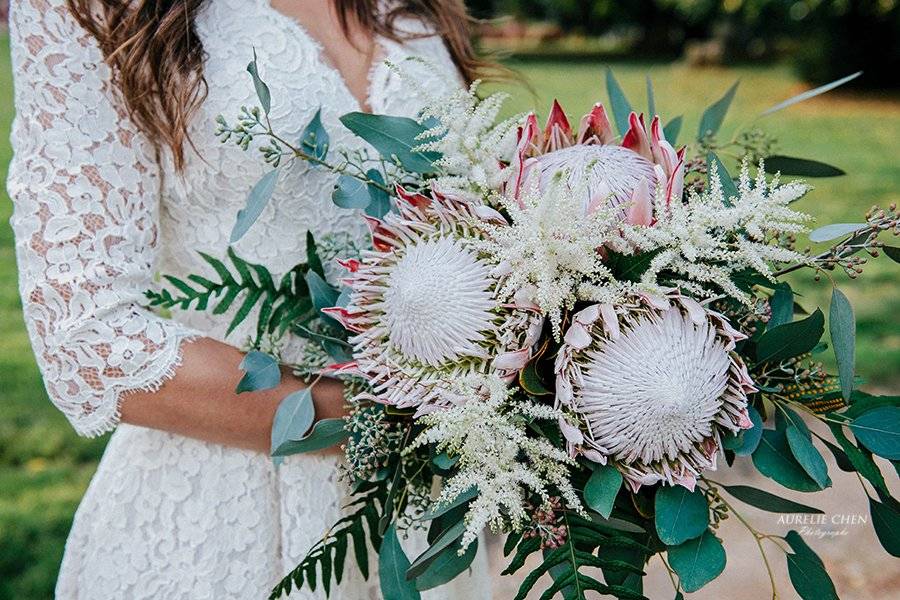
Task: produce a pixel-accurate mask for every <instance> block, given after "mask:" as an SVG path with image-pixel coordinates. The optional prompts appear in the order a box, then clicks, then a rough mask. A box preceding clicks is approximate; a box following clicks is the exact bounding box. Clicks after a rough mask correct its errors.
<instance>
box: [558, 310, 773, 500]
mask: <svg viewBox="0 0 900 600" xmlns="http://www.w3.org/2000/svg"><path fill="white" fill-rule="evenodd" d="M745 337H746V336H744V335H743V334H741V333H740V332H738V331H736V330H734V329H733V328H732V327H731V325H730V324H729V323H728V321H727V320H726V319H725V317H723V316H722V315H720V314H718V313H716V312H713V311H711V310H708V309H707V308H705V307H703V306H701V305H700V304H699V303H697V302H696V301H694V300H692V299H689V298H685V297H682V296H679V295H675V294H672V295H670V296H668V297H662V296H650V295H637V296H635V297H634V298H633V299H630V300H629V301H628V302H626V303H623V304H621V305H618V306H616V307H613V306H612V305H609V304H606V305H598V304H594V305H591V306H588V307H587V308H585V309H583V310H581V311H580V312H578V313H576V314H575V315H574V316H573V321H572V324H571V326H570V327H569V329H568V330H567V331H566V335H565V342H564V344H563V347H562V349H561V350H560V353H559V355H558V357H557V363H556V373H557V382H556V386H557V390H556V392H557V402H558V404H559V406H560V407H561V408H563V409H567V410H568V411H570V417H569V418H567V419H563V420H561V421H560V427H561V429H562V430H563V433H564V435H565V436H566V439H567V440H568V442H569V447H570V450H571V451H572V452H574V453H580V454H583V455H584V456H585V457H586V458H588V459H589V460H593V461H596V462H600V463H604V464H605V463H606V462H607V460H609V461H611V462H612V464H614V465H615V466H616V467H617V468H618V469H619V470H620V471H621V472H622V475H623V476H624V478H625V480H626V481H627V482H628V483H629V485H630V486H631V488H632V489H634V490H635V491H636V490H637V489H638V488H639V487H640V486H641V485H649V484H653V483H656V482H659V481H663V482H666V483H668V484H670V485H675V484H679V485H683V486H685V487H687V488H689V489H693V488H694V485H695V483H696V478H697V476H699V475H700V473H701V472H702V471H703V470H705V469H715V466H716V456H717V453H718V451H719V447H720V440H721V434H722V432H730V433H738V432H739V431H740V430H741V429H746V428H749V427H751V426H752V424H751V421H750V418H749V415H748V413H747V394H748V393H750V392H753V391H755V390H756V388H755V387H754V386H753V382H752V380H751V379H750V376H749V375H748V373H747V369H746V367H745V365H744V363H743V361H742V360H741V358H740V357H739V356H738V354H737V353H736V352H734V348H735V342H736V341H738V340H741V339H744V338H745ZM576 421H577V423H576Z"/></svg>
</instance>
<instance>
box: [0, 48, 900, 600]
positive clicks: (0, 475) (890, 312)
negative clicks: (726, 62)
mask: <svg viewBox="0 0 900 600" xmlns="http://www.w3.org/2000/svg"><path fill="white" fill-rule="evenodd" d="M613 67H614V69H615V72H616V75H617V76H618V78H619V80H620V81H621V83H622V84H623V87H624V88H625V90H626V93H627V94H628V95H629V96H630V97H631V99H632V102H633V103H634V104H635V105H638V104H640V105H643V104H644V100H643V97H644V96H643V94H644V75H645V74H647V73H649V74H650V75H651V76H652V77H653V79H654V82H655V85H656V96H657V106H658V107H659V110H660V111H661V112H662V113H663V115H666V116H669V117H674V116H676V115H679V114H684V115H685V124H684V128H683V130H682V131H683V134H682V139H687V136H688V134H689V133H691V132H693V131H695V130H696V127H697V122H698V119H699V114H700V113H701V112H702V110H703V108H704V107H705V106H706V105H707V104H708V103H709V102H711V101H713V100H715V99H716V98H718V97H719V95H721V93H722V92H723V91H724V90H725V89H726V88H727V87H728V85H730V83H731V82H732V81H733V80H734V79H735V78H737V77H740V78H741V89H740V90H739V94H738V97H737V99H736V100H735V102H734V105H733V106H732V111H731V114H730V118H729V119H728V121H726V125H725V128H724V132H725V134H726V135H727V134H729V133H730V131H732V130H733V129H734V127H735V126H736V125H738V124H740V123H747V122H749V121H751V120H752V118H753V115H756V114H758V113H759V112H760V111H761V110H763V109H765V108H767V107H768V106H770V105H772V104H774V103H776V102H778V101H780V100H782V99H784V98H786V97H788V96H791V95H793V94H794V93H797V92H798V91H800V90H801V89H802V86H801V85H800V84H799V83H798V82H797V81H796V80H795V79H794V78H793V77H792V76H791V75H790V71H789V70H788V69H786V68H780V67H777V68H771V67H765V68H752V67H746V68H740V69H732V70H715V69H709V70H700V71H696V70H689V69H687V68H686V67H683V66H677V65H676V66H669V65H663V64H634V63H627V64H616V65H613ZM520 68H521V71H522V73H523V74H524V75H525V76H526V77H527V78H528V79H529V80H530V81H531V82H532V84H533V86H534V90H535V97H534V98H532V97H530V96H528V95H525V94H523V93H520V95H519V97H518V98H517V100H516V101H514V102H511V105H510V110H511V111H512V110H524V109H527V108H529V107H531V106H533V105H535V103H536V105H537V106H538V107H541V113H542V114H546V107H548V106H549V102H550V101H551V99H552V98H553V97H558V98H559V99H560V101H561V102H563V105H564V106H565V107H566V109H567V110H568V111H570V116H572V117H578V116H580V115H581V114H582V113H583V112H585V111H586V110H587V109H588V108H589V107H590V106H591V104H592V103H593V102H594V101H596V100H597V99H603V98H604V93H603V91H602V89H603V83H602V82H603V70H602V65H600V64H593V65H591V64H566V63H549V62H548V63H540V62H530V63H528V64H523V65H520ZM11 88H12V85H11V76H10V67H9V55H8V51H7V39H6V36H5V34H0V178H2V179H3V180H5V175H6V163H7V162H8V159H9V156H10V148H9V143H8V135H7V132H8V131H9V123H10V120H11V118H12V112H13V110H12V91H11ZM763 123H764V124H765V126H766V128H767V129H768V131H770V132H771V133H773V134H775V135H777V136H778V137H779V139H780V142H781V146H780V151H781V153H783V154H788V155H799V156H804V157H809V158H816V159H819V160H823V161H825V162H829V163H831V164H835V165H837V166H840V167H842V168H844V169H845V170H847V171H848V173H850V174H849V175H848V176H846V177H842V178H837V179H830V180H819V181H817V182H815V184H816V188H817V189H816V190H815V191H814V192H813V193H812V194H811V195H810V196H809V197H808V198H807V199H805V200H803V204H802V207H803V208H805V209H807V210H809V211H810V212H813V213H815V214H816V215H817V216H818V217H819V219H820V221H821V222H822V223H828V222H835V221H858V220H860V218H861V215H862V213H863V212H864V211H865V210H866V209H867V208H868V207H869V206H871V205H872V204H873V203H881V204H887V203H889V202H897V201H898V200H900V163H898V160H897V150H898V143H897V140H898V139H900V102H897V101H896V100H893V101H892V100H890V99H883V98H882V99H879V98H875V97H871V96H855V95H852V94H834V95H832V96H829V97H826V98H823V99H817V100H814V101H812V102H809V103H806V104H802V105H800V106H798V107H794V108H793V109H790V110H789V111H785V112H783V113H778V114H776V115H773V116H772V117H768V118H767V119H766V120H764V121H762V122H761V124H763ZM10 213H11V204H10V202H9V200H8V199H7V198H6V195H5V190H4V191H3V192H0V397H2V400H0V402H2V404H0V406H2V409H0V414H2V418H0V600H2V599H6V598H29V599H32V598H34V599H36V598H48V597H51V595H52V589H53V582H54V580H55V576H56V570H57V567H58V563H59V559H60V557H61V555H62V548H63V543H64V541H65V535H66V532H67V530H68V527H69V524H70V522H71V518H72V514H73V512H74V510H75V507H76V505H77V502H78V500H79V498H80V496H81V494H82V493H83V491H84V488H85V486H86V485H87V482H88V480H89V478H90V475H91V474H92V472H93V470H94V468H95V464H96V461H97V459H98V458H99V456H100V453H101V452H102V449H103V446H104V443H105V440H104V438H101V439H99V440H84V439H80V438H78V437H77V436H75V434H74V433H73V432H72V431H71V429H70V428H69V427H68V425H67V423H66V422H65V420H64V419H63V417H62V416H61V415H60V414H59V413H57V412H56V410H55V409H54V408H53V407H52V405H51V404H50V403H49V401H48V400H47V399H46V396H45V394H44V391H43V388H42V386H41V383H40V379H39V375H38V372H37V369H36V367H35V365H34V361H33V358H32V356H31V350H30V347H29V345H28V340H27V337H26V334H25V329H24V325H23V323H22V319H21V314H20V305H19V298H18V294H17V291H16V274H15V265H14V256H13V240H12V232H11V231H10V228H9V226H8V224H7V221H8V219H9V216H10ZM879 263H880V264H875V265H873V266H872V267H871V268H870V269H869V270H868V272H867V273H866V274H865V276H864V277H863V279H862V280H861V281H860V282H858V283H857V284H856V285H854V286H852V287H850V286H845V285H842V288H843V289H844V290H845V291H847V293H848V295H849V296H850V298H851V300H852V301H853V303H854V306H855V308H856V312H857V315H858V320H859V342H858V352H859V355H858V363H859V369H858V370H859V373H860V374H861V375H862V376H863V377H865V378H866V380H867V381H868V383H869V386H870V387H872V388H875V389H881V390H887V389H891V390H893V391H895V392H896V391H897V390H898V389H900V322H898V317H897V296H896V291H897V289H896V282H897V276H898V273H900V271H898V270H897V269H898V266H897V265H894V264H892V263H889V262H888V261H887V260H886V259H882V260H881V261H879ZM837 280H838V282H839V284H842V283H844V278H843V277H842V276H838V278H837ZM795 287H796V289H797V290H798V291H800V292H801V293H802V294H804V297H803V300H802V301H803V303H804V304H806V305H808V306H814V305H816V304H818V305H820V306H823V307H827V298H828V296H829V294H830V287H829V286H828V285H827V284H825V283H821V284H818V285H816V284H813V282H812V281H811V279H810V278H809V277H808V276H807V275H805V274H804V275H802V276H800V277H797V278H796V279H795ZM826 312H827V311H826Z"/></svg>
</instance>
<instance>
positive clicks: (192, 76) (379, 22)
mask: <svg viewBox="0 0 900 600" xmlns="http://www.w3.org/2000/svg"><path fill="white" fill-rule="evenodd" d="M206 1H207V0H131V1H123V0H67V2H68V6H69V10H70V11H71V12H72V14H73V15H74V16H75V18H76V20H78V22H79V23H80V24H81V26H82V27H84V28H85V29H86V30H87V31H88V33H90V34H91V35H93V36H94V37H95V38H96V39H97V41H98V43H99V45H100V50H101V51H102V52H103V55H104V57H105V59H106V61H107V62H108V63H109V64H110V66H111V67H112V70H113V73H114V77H115V83H116V85H117V86H118V88H119V89H120V91H121V94H122V97H123V99H124V101H125V106H126V108H127V109H128V112H129V114H130V116H131V119H132V120H133V121H134V123H135V124H136V125H137V127H138V128H140V129H141V130H142V131H143V132H144V133H145V134H146V135H147V137H148V138H149V139H150V140H151V141H152V142H153V143H155V144H156V145H157V147H160V146H168V147H169V148H170V149H171V150H172V154H173V156H174V158H175V166H176V168H178V169H181V168H182V167H183V166H184V147H185V145H186V144H190V138H189V136H188V125H189V124H190V119H191V116H192V115H193V114H194V112H195V111H196V110H197V108H198V107H199V106H200V104H201V103H202V102H203V100H204V99H205V98H206V93H207V88H206V81H205V79H204V77H203V60H204V51H203V46H202V44H201V42H200V39H199V37H198V36H197V32H196V30H195V28H194V15H195V14H196V12H197V10H198V9H199V8H200V7H201V6H202V4H203V3H204V2H206ZM334 2H335V8H336V9H337V14H338V16H339V18H340V23H341V27H342V28H343V30H344V33H345V34H347V35H348V37H349V31H350V27H351V23H353V22H354V21H356V22H357V23H359V24H360V25H361V26H363V27H365V28H367V29H368V30H369V31H372V32H373V33H374V34H376V35H379V36H382V37H386V38H388V39H391V40H394V41H402V39H403V34H402V33H401V32H398V31H397V29H396V28H395V27H394V23H395V21H396V19H397V18H399V17H403V16H413V17H417V18H420V19H423V20H424V21H426V22H427V23H429V24H430V25H431V26H432V27H433V28H434V29H435V31H436V32H437V33H438V34H439V35H440V36H441V37H442V38H443V39H444V43H445V44H446V46H447V49H448V51H449V52H450V56H451V57H452V58H453V62H454V63H455V64H456V66H457V67H458V68H459V71H460V73H461V74H462V76H463V78H464V79H465V80H466V81H469V82H471V81H472V80H473V79H475V78H476V74H477V73H478V72H479V70H481V69H482V68H483V67H484V66H485V64H486V63H483V62H482V61H480V60H479V59H478V57H477V56H476V53H475V50H474V48H473V46H472V41H471V24H472V19H471V18H470V17H469V14H468V12H467V11H466V7H465V4H464V3H463V0H440V1H430V0H405V1H402V2H396V3H394V4H393V6H392V8H391V10H390V11H389V12H388V13H387V14H381V13H380V11H379V6H378V5H379V3H380V2H379V0H334Z"/></svg>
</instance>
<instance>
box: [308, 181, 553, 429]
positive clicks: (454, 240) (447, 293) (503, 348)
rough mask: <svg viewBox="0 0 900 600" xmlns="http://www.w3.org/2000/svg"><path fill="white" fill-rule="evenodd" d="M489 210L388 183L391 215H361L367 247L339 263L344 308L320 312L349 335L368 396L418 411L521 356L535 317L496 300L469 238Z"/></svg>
mask: <svg viewBox="0 0 900 600" xmlns="http://www.w3.org/2000/svg"><path fill="white" fill-rule="evenodd" d="M498 216H499V215H498V214H497V213H496V211H493V210H491V209H489V208H487V207H484V206H476V205H474V204H472V203H471V202H468V201H466V200H460V199H457V198H451V197H448V196H445V195H443V194H440V193H437V192H433V193H432V194H431V196H430V197H428V196H425V195H422V194H417V193H407V192H406V191H405V190H404V189H402V188H398V190H397V212H396V213H389V214H388V215H386V216H385V218H384V220H378V219H374V218H368V221H369V225H370V229H371V231H372V246H373V248H372V250H369V251H366V252H364V253H363V254H362V256H361V258H360V259H359V260H349V261H341V264H342V265H343V266H344V267H345V268H346V269H347V270H348V271H349V274H348V276H347V277H346V278H345V279H344V280H343V283H345V284H346V285H347V286H349V287H350V289H351V295H350V301H349V304H348V305H347V306H346V307H334V308H329V309H326V310H325V312H326V313H328V314H330V315H331V316H333V317H334V318H335V319H337V320H339V321H340V322H341V323H342V324H343V325H344V326H345V327H346V328H347V329H348V330H349V331H351V332H353V333H354V335H353V336H351V338H350V340H349V341H350V343H351V344H352V346H353V356H354V364H353V365H351V366H350V368H354V369H355V370H356V371H358V372H359V373H360V374H362V375H363V376H365V377H366V378H367V379H368V380H369V382H370V384H371V388H372V391H373V393H372V396H371V398H372V399H374V400H376V401H378V402H383V403H386V404H391V405H394V406H397V407H400V408H407V407H416V408H417V409H418V412H419V413H422V412H427V411H429V410H431V409H433V408H435V407H439V406H441V405H447V404H450V403H453V401H454V399H453V397H452V393H451V392H450V388H451V386H450V384H451V383H452V381H453V380H454V379H457V378H459V377H464V376H467V375H470V374H474V373H481V374H486V373H489V372H493V373H496V374H498V375H500V376H501V377H503V378H507V379H511V378H513V377H514V376H515V374H516V373H517V372H518V371H519V370H520V369H521V368H522V367H523V366H524V365H525V364H526V363H527V361H528V360H529V358H530V357H531V352H532V346H533V345H534V343H535V342H536V340H537V337H538V335H539V334H540V328H541V323H542V317H541V316H540V315H538V314H536V312H535V311H534V310H533V308H532V307H530V306H517V305H516V304H515V303H502V302H500V301H499V300H498V298H497V295H496V286H497V278H496V276H495V275H493V274H492V269H493V265H491V264H489V263H488V262H486V261H485V260H484V259H483V258H482V257H480V256H479V252H478V251H477V250H476V249H474V248H473V247H472V245H471V241H472V240H473V239H478V237H479V236H480V235H481V232H480V228H479V227H478V225H479V223H480V222H481V221H482V220H484V219H493V218H497V217H498Z"/></svg>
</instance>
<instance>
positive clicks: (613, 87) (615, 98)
mask: <svg viewBox="0 0 900 600" xmlns="http://www.w3.org/2000/svg"><path fill="white" fill-rule="evenodd" d="M606 93H607V94H609V104H610V107H611V108H612V113H613V118H614V119H615V121H616V129H618V130H619V135H625V132H627V131H628V127H629V124H628V117H629V115H631V104H630V103H629V102H628V98H627V97H626V96H625V92H623V91H622V86H620V85H619V82H618V81H616V77H615V75H613V72H612V69H606Z"/></svg>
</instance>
